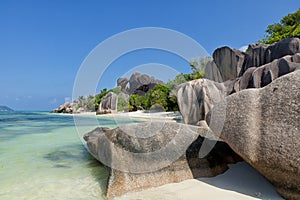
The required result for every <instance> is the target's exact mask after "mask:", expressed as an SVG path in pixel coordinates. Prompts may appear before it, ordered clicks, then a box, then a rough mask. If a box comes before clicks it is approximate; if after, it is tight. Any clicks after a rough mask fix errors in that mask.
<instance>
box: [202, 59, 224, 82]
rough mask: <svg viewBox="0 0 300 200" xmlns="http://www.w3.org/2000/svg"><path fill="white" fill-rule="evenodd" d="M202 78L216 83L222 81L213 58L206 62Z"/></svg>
mask: <svg viewBox="0 0 300 200" xmlns="http://www.w3.org/2000/svg"><path fill="white" fill-rule="evenodd" d="M204 78H206V79H209V80H212V81H215V82H218V83H222V82H224V80H223V78H222V76H221V74H220V71H219V69H218V67H217V65H216V63H215V62H214V61H213V60H212V61H209V62H208V63H207V64H206V66H205V74H204Z"/></svg>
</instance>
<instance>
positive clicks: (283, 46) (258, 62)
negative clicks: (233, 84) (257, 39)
mask: <svg viewBox="0 0 300 200" xmlns="http://www.w3.org/2000/svg"><path fill="white" fill-rule="evenodd" d="M247 52H248V54H247V56H246V60H245V64H244V67H243V69H242V70H241V74H240V75H242V74H243V73H244V72H245V71H246V70H247V69H248V68H249V67H259V66H262V65H265V64H267V63H270V62H272V61H273V60H275V59H279V58H282V57H284V56H287V55H294V54H296V53H300V39H299V38H297V37H292V38H286V39H283V40H281V41H279V42H276V43H274V44H271V45H265V44H261V43H258V44H252V45H249V47H248V50H247Z"/></svg>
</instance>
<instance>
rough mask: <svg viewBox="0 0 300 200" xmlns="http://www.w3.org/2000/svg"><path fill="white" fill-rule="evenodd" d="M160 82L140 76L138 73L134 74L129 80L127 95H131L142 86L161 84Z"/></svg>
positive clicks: (144, 75)
mask: <svg viewBox="0 0 300 200" xmlns="http://www.w3.org/2000/svg"><path fill="white" fill-rule="evenodd" d="M162 83H163V82H162V81H161V80H158V79H156V78H154V77H152V76H148V75H147V74H141V73H139V72H134V73H133V74H132V75H131V77H130V79H129V89H128V94H129V95H131V94H133V93H134V92H135V91H136V89H138V88H139V87H141V86H143V85H149V84H162Z"/></svg>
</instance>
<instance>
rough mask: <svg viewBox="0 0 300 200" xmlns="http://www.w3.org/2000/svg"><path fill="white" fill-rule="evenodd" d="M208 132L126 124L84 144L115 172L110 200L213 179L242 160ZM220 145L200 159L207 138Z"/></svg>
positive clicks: (165, 125)
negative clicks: (203, 178)
mask: <svg viewBox="0 0 300 200" xmlns="http://www.w3.org/2000/svg"><path fill="white" fill-rule="evenodd" d="M209 131H210V130H209V129H208V128H202V127H197V126H190V125H186V124H179V123H174V122H145V123H140V124H127V125H123V126H120V127H118V128H115V129H108V128H97V129H95V130H93V131H91V132H90V133H87V134H85V136H84V139H85V140H86V141H87V146H88V149H89V150H90V152H91V153H92V155H94V156H95V157H96V158H97V159H98V160H99V161H100V162H102V163H103V164H105V165H107V166H109V167H110V176H109V180H108V186H107V193H106V196H107V197H108V198H110V197H114V196H119V195H122V194H124V193H126V192H129V191H139V190H142V189H146V188H150V187H156V186H160V185H163V184H167V183H172V182H179V181H183V180H186V179H192V178H198V177H211V176H216V175H218V174H220V173H223V172H224V171H226V170H227V169H228V166H227V164H228V163H234V162H237V161H239V160H240V157H239V156H237V155H236V154H235V153H234V152H233V151H232V150H231V149H230V148H229V147H228V146H227V145H226V144H225V143H223V142H216V140H217V139H218V138H215V137H211V135H213V134H209ZM205 136H207V137H209V138H210V139H211V140H210V141H213V140H215V141H214V143H213V144H216V145H215V146H214V148H213V150H212V151H210V152H209V153H208V154H207V155H206V156H205V157H201V158H200V157H199V152H200V151H201V150H200V149H201V145H202V143H203V140H204V138H203V137H205Z"/></svg>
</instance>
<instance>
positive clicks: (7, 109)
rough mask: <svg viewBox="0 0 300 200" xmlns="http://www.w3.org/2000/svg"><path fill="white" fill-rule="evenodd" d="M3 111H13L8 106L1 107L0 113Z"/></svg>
mask: <svg viewBox="0 0 300 200" xmlns="http://www.w3.org/2000/svg"><path fill="white" fill-rule="evenodd" d="M1 111H13V109H11V108H9V107H7V106H0V112H1Z"/></svg>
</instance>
